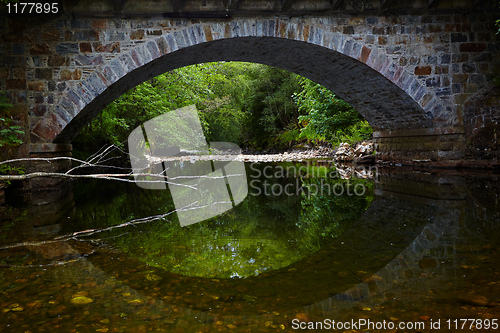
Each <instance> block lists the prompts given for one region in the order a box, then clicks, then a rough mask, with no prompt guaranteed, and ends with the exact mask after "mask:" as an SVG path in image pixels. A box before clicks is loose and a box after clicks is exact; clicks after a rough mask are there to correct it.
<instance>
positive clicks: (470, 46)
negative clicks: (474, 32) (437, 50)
mask: <svg viewBox="0 0 500 333" xmlns="http://www.w3.org/2000/svg"><path fill="white" fill-rule="evenodd" d="M484 50H486V44H485V43H463V44H460V52H483V51H484Z"/></svg>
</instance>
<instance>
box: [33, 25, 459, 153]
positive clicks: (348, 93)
mask: <svg viewBox="0 0 500 333" xmlns="http://www.w3.org/2000/svg"><path fill="white" fill-rule="evenodd" d="M210 61H248V62H256V63H263V64H266V65H271V66H275V67H280V68H283V69H286V70H290V71H292V72H295V73H297V74H300V75H303V76H305V77H308V78H310V79H312V80H314V81H316V82H318V83H320V84H322V85H323V86H325V87H327V88H329V89H330V90H332V91H334V92H335V93H336V94H337V95H339V96H340V97H342V98H343V99H345V100H346V101H347V102H348V103H350V104H351V105H352V106H354V107H355V108H356V110H358V111H359V112H360V113H361V114H362V115H363V116H364V117H365V118H366V119H367V120H368V122H369V123H370V125H371V126H372V127H373V128H374V130H375V131H397V130H415V129H429V128H433V127H434V128H435V127H444V126H450V125H454V123H455V122H456V119H453V117H452V118H450V117H449V114H447V115H446V116H444V115H443V113H444V112H446V109H445V108H444V107H443V106H442V105H441V103H440V100H439V99H438V98H437V97H436V96H435V94H434V92H432V91H429V90H428V89H427V88H426V87H425V86H424V85H423V84H422V83H421V81H420V80H418V78H417V77H416V76H415V75H414V74H411V73H409V72H408V71H407V70H406V69H405V68H404V67H402V66H400V65H399V64H397V63H395V61H393V60H392V59H391V58H390V57H389V56H388V55H387V54H384V53H382V52H379V51H378V50H377V49H376V48H375V47H373V45H371V46H370V45H363V44H362V43H361V42H358V41H356V40H355V39H354V38H352V37H349V36H348V35H344V34H342V33H334V32H331V31H328V30H327V29H324V28H323V27H321V26H315V25H307V24H305V23H304V21H303V20H299V19H292V20H285V19H281V18H280V19H244V20H234V21H231V22H228V23H221V22H206V23H200V24H193V25H186V26H185V27H182V28H180V29H176V30H175V31H172V32H167V33H165V34H164V35H161V36H160V37H158V36H153V37H151V36H150V37H145V38H144V39H143V40H141V41H140V43H135V44H133V45H131V46H130V47H129V48H128V49H127V50H126V51H124V52H123V50H122V52H121V53H119V54H116V56H114V57H111V58H109V59H108V60H107V61H105V62H102V64H100V65H99V66H97V67H95V69H94V70H93V71H92V72H91V73H89V74H87V76H84V77H82V79H81V80H80V81H79V82H77V83H76V84H74V85H73V86H70V87H68V88H67V89H66V90H65V92H64V94H63V96H62V97H61V98H60V100H59V103H58V104H57V105H56V107H55V108H54V110H52V111H51V112H47V113H46V114H45V115H44V117H43V118H42V119H41V120H40V121H38V123H37V124H36V125H34V127H33V133H34V134H35V135H36V136H38V137H39V138H40V139H41V141H45V142H54V143H70V142H71V141H72V139H73V138H74V137H75V136H76V135H77V134H78V133H79V131H80V129H81V128H82V127H83V126H85V125H86V124H87V123H88V122H89V121H90V120H91V119H92V118H93V117H94V116H95V115H96V114H98V113H99V112H100V111H101V110H102V109H103V108H104V107H105V106H106V105H107V104H109V103H111V102H112V101H113V100H114V99H116V98H117V97H119V96H120V95H121V94H122V93H123V92H125V91H127V90H128V89H130V88H132V87H134V86H136V85H137V84H140V83H142V82H144V81H146V80H148V79H150V78H152V77H155V76H157V75H159V74H162V73H164V72H166V71H169V70H172V69H175V68H179V67H183V66H187V65H191V64H195V63H203V62H210Z"/></svg>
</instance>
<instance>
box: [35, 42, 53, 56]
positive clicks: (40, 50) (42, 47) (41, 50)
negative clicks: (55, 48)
mask: <svg viewBox="0 0 500 333" xmlns="http://www.w3.org/2000/svg"><path fill="white" fill-rule="evenodd" d="M51 53H52V50H51V48H50V46H49V45H48V44H45V43H44V44H33V45H31V47H30V54H32V55H39V54H51Z"/></svg>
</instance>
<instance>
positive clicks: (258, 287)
mask: <svg viewBox="0 0 500 333" xmlns="http://www.w3.org/2000/svg"><path fill="white" fill-rule="evenodd" d="M384 181H385V182H386V184H384V185H383V186H381V185H380V184H379V185H378V192H379V193H381V194H383V193H382V192H381V190H383V188H385V187H387V188H390V189H394V186H393V185H394V184H391V183H387V180H385V179H384ZM395 183H396V184H399V186H400V187H401V184H402V183H401V181H400V180H397V181H395ZM403 183H404V182H403ZM431 192H432V191H431ZM433 202H434V201H433V200H430V201H429V200H427V201H425V200H424V201H423V202H422V201H421V200H416V199H415V197H411V196H410V195H408V196H407V197H406V200H402V199H396V198H392V199H388V198H387V194H383V196H379V197H377V199H376V200H375V201H374V202H373V203H372V205H371V207H370V208H369V209H368V211H367V212H366V213H365V214H364V216H363V217H361V218H360V219H359V221H358V222H357V223H356V225H355V226H353V227H351V228H350V229H349V230H347V231H346V232H345V233H344V234H342V235H341V236H339V238H338V239H336V240H335V241H334V242H333V243H332V244H331V245H330V246H328V247H325V248H322V249H321V250H320V251H318V252H317V253H315V254H313V255H311V256H309V257H307V258H305V259H303V260H301V261H299V262H297V263H295V264H292V265H290V266H287V267H285V268H282V269H279V270H276V271H273V272H268V273H265V274H262V275H260V276H257V277H250V278H246V279H242V280H239V279H236V280H222V281H221V282H213V281H212V280H211V279H202V278H193V277H187V276H179V275H177V274H173V273H166V272H164V271H161V270H159V269H158V273H157V274H164V275H165V276H166V277H167V278H169V279H175V280H176V281H178V285H179V288H178V289H175V288H176V286H174V287H173V288H174V290H175V291H176V292H179V293H181V292H182V288H184V287H185V286H193V290H195V289H196V286H199V285H204V284H208V285H209V287H207V288H205V290H206V292H207V293H208V294H212V295H217V296H218V297H220V299H231V300H232V301H233V302H235V304H238V303H245V302H244V300H242V299H241V294H242V293H241V292H240V291H239V290H241V289H248V290H246V291H245V292H244V296H245V297H247V298H249V299H251V300H252V302H253V303H252V304H250V305H248V304H246V305H245V306H243V308H241V311H240V312H241V313H251V312H252V311H253V310H252V309H255V308H256V307H258V305H259V304H261V305H262V304H264V305H266V306H269V305H271V306H272V307H273V308H274V309H276V310H277V311H287V309H290V308H302V307H305V306H306V307H307V306H310V305H312V304H316V303H317V302H318V300H325V299H331V298H332V296H333V295H341V294H343V293H345V292H346V290H351V289H352V288H356V286H357V285H359V284H360V283H363V281H367V280H368V279H369V278H370V276H372V275H374V274H376V273H377V272H380V271H381V270H383V269H384V267H386V266H387V264H388V263H390V262H393V263H394V262H395V261H394V260H395V258H401V257H404V256H405V254H401V252H403V253H406V252H404V251H408V249H409V248H410V247H409V246H411V244H417V243H418V242H419V239H421V238H418V237H422V236H421V235H422V230H423V229H424V228H427V229H429V228H430V226H429V225H428V223H429V222H432V221H433V219H434V216H437V215H436V211H437V209H438V207H439V205H435V204H433ZM419 235H420V236H419ZM416 242H417V243H416ZM428 246H431V245H428ZM428 246H426V248H428ZM419 251H420V252H419ZM422 251H424V252H425V251H426V250H425V248H423V249H416V250H414V251H413V252H416V253H421V255H424V254H425V253H424V252H422ZM408 253H410V252H408ZM100 260H105V258H101V259H99V258H94V259H93V260H92V261H93V262H94V263H96V265H97V266H101V265H100V264H99V261H100ZM102 267H103V269H105V270H107V271H108V272H109V273H110V274H114V275H119V274H120V263H117V264H116V266H115V267H114V268H110V267H106V265H102ZM387 270H389V271H391V270H392V268H387ZM155 274H156V273H155ZM359 288H360V286H358V289H359ZM352 290H354V289H352ZM193 292H194V291H193ZM339 297H340V296H339ZM342 298H344V299H345V298H348V297H347V296H346V295H344V296H343V297H342ZM276 299H279V301H276ZM353 299H359V297H353ZM247 303H248V302H247ZM178 305H179V306H186V307H187V306H190V305H191V306H192V304H182V303H179V304H178ZM195 307H196V306H195Z"/></svg>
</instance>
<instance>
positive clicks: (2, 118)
mask: <svg viewBox="0 0 500 333" xmlns="http://www.w3.org/2000/svg"><path fill="white" fill-rule="evenodd" d="M10 107H12V105H11V104H10V103H9V99H8V98H7V95H5V94H4V93H1V92H0V147H5V146H18V145H20V144H22V143H23V141H22V140H21V139H19V137H20V136H21V135H23V134H24V131H23V130H22V127H21V126H18V125H12V121H13V120H12V118H10V116H9V108H10Z"/></svg>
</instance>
